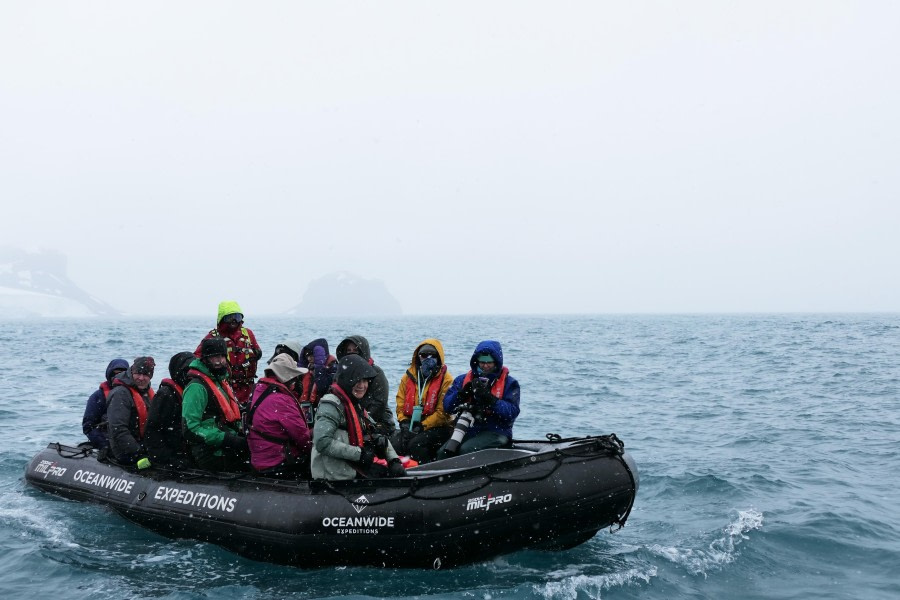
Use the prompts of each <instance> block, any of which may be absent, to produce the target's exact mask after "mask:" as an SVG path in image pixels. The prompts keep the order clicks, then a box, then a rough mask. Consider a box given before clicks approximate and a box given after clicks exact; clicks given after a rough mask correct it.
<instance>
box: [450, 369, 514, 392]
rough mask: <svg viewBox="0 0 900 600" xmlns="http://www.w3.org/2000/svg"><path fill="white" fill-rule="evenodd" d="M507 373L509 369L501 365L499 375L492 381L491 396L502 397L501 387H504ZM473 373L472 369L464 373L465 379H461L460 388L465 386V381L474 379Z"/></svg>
mask: <svg viewBox="0 0 900 600" xmlns="http://www.w3.org/2000/svg"><path fill="white" fill-rule="evenodd" d="M507 373H509V369H507V368H506V367H503V368H502V369H500V376H499V377H497V379H496V380H495V381H494V385H492V386H491V396H493V397H494V398H496V399H498V400H500V399H501V398H503V389H504V388H505V387H506V375H507ZM474 377H475V375H473V373H472V371H469V372H468V373H466V377H465V379H463V382H462V386H460V389H462V388H463V387H465V386H466V384H467V383H469V382H470V381H472V379H474Z"/></svg>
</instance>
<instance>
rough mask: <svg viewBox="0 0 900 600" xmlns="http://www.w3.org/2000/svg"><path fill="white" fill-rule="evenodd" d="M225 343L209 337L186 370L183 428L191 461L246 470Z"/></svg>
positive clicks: (245, 449)
mask: <svg viewBox="0 0 900 600" xmlns="http://www.w3.org/2000/svg"><path fill="white" fill-rule="evenodd" d="M228 379H229V373H228V346H227V345H226V343H225V340H224V339H222V338H219V337H212V338H208V339H205V340H203V341H202V342H201V343H200V358H198V359H194V361H193V362H192V363H191V365H190V368H189V370H188V380H189V383H188V384H187V387H185V388H184V394H183V400H182V404H181V418H182V429H183V431H184V437H185V441H186V442H187V444H188V446H189V448H190V452H191V456H192V457H193V459H194V462H195V463H196V465H197V466H198V467H200V468H201V469H208V470H210V471H245V470H248V469H249V464H248V461H249V458H250V452H249V450H248V447H247V439H246V438H245V437H244V436H243V432H242V428H241V411H240V407H239V406H238V403H237V400H236V398H235V396H234V392H233V391H232V389H231V385H230V384H229V382H228Z"/></svg>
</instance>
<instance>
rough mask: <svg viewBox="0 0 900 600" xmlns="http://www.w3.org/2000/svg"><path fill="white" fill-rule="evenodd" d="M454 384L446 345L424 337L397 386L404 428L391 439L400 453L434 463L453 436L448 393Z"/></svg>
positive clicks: (401, 421)
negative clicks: (446, 400) (446, 360)
mask: <svg viewBox="0 0 900 600" xmlns="http://www.w3.org/2000/svg"><path fill="white" fill-rule="evenodd" d="M452 383H453V375H451V374H450V372H449V371H447V365H446V364H444V345H443V344H441V341H440V340H437V339H434V338H428V339H426V340H422V341H421V342H420V343H419V345H418V346H416V349H415V351H414V352H413V357H412V361H410V363H409V368H408V369H407V370H406V373H405V374H404V375H403V377H402V379H400V387H399V388H398V389H397V400H396V401H397V409H396V410H397V421H398V422H399V423H400V429H399V430H398V431H397V432H396V433H395V434H394V436H393V438H392V441H391V442H392V445H393V446H394V448H395V449H396V450H397V453H398V454H404V455H409V456H411V457H412V458H413V459H415V460H416V461H418V462H419V463H420V464H421V463H426V462H430V461H432V460H434V457H435V455H436V454H437V451H438V450H439V449H440V447H441V446H442V445H443V444H444V442H446V441H447V440H448V439H450V434H452V433H453V419H452V418H451V416H450V415H448V414H447V413H446V412H444V395H445V394H446V393H447V390H448V389H450V385H451V384H452Z"/></svg>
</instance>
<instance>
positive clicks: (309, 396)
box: [297, 338, 337, 407]
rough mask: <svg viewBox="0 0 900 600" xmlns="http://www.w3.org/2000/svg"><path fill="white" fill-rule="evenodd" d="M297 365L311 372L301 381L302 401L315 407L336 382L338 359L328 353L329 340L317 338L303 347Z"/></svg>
mask: <svg viewBox="0 0 900 600" xmlns="http://www.w3.org/2000/svg"><path fill="white" fill-rule="evenodd" d="M297 364H298V365H299V366H301V367H303V368H304V369H308V370H309V371H308V372H307V373H306V374H304V375H303V378H302V379H301V380H300V390H299V392H300V401H301V402H309V403H310V404H312V405H313V407H315V406H317V405H318V404H319V398H321V397H322V396H324V395H325V394H326V393H328V388H329V387H331V384H332V383H333V382H334V374H335V370H336V369H337V358H335V357H334V356H332V355H331V354H329V353H328V340H326V339H325V338H316V339H314V340H313V341H311V342H310V343H308V344H307V345H305V346H303V349H302V350H301V351H300V360H299V361H298V363H297Z"/></svg>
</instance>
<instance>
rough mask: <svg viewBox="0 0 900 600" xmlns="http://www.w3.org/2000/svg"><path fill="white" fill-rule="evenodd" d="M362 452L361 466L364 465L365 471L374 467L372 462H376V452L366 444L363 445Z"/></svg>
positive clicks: (360, 455) (360, 456) (360, 457)
mask: <svg viewBox="0 0 900 600" xmlns="http://www.w3.org/2000/svg"><path fill="white" fill-rule="evenodd" d="M361 450H362V452H360V454H359V466H360V467H362V469H363V470H364V471H368V470H369V469H370V468H371V467H372V463H373V462H375V453H374V452H372V449H371V448H368V447H366V446H363V447H362V449H361Z"/></svg>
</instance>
